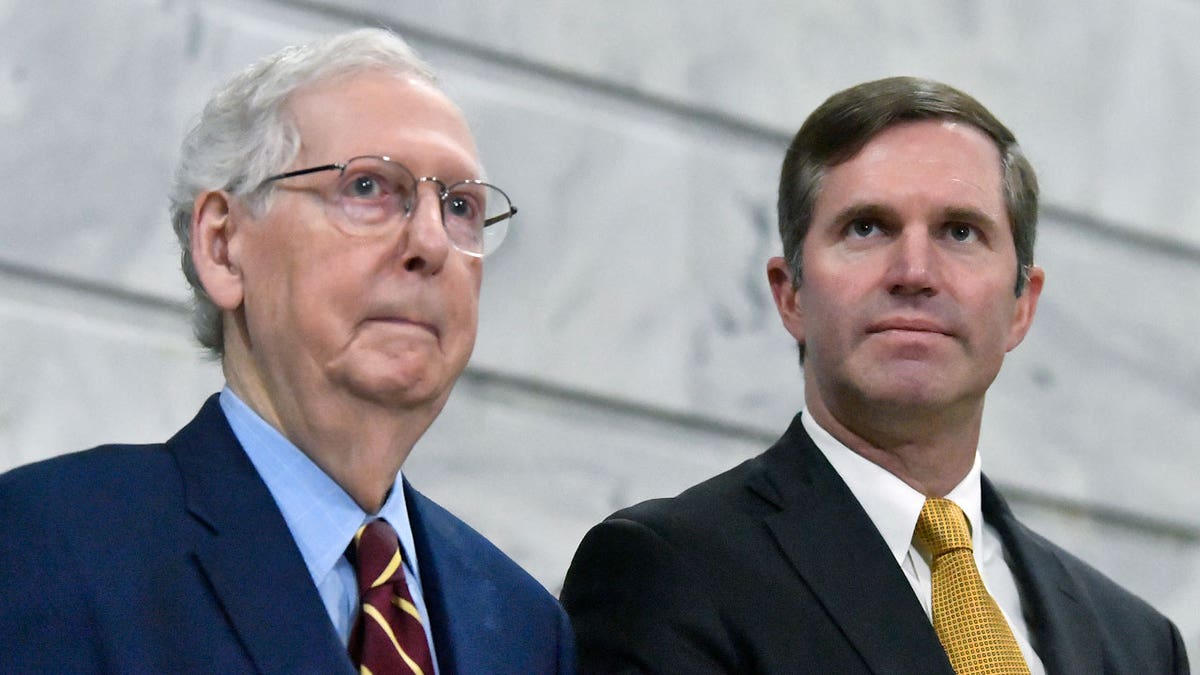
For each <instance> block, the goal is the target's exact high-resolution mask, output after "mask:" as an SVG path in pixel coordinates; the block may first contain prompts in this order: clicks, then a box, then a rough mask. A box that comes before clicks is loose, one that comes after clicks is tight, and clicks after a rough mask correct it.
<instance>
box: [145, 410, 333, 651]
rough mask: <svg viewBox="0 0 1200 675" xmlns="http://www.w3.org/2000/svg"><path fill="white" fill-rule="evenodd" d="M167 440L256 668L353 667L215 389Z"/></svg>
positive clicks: (218, 588) (199, 550)
mask: <svg viewBox="0 0 1200 675" xmlns="http://www.w3.org/2000/svg"><path fill="white" fill-rule="evenodd" d="M167 447H168V449H169V450H170V451H171V452H172V454H174V456H175V458H176V461H177V462H178V463H179V469H180V473H181V474H182V477H183V481H184V489H185V493H186V499H187V507H188V510H189V511H190V513H191V514H192V516H193V517H194V518H196V519H197V520H198V521H199V522H200V523H201V524H202V525H203V526H204V528H203V534H201V535H200V536H198V537H197V539H196V542H195V548H194V556H195V558H196V560H197V562H198V563H199V565H200V567H201V569H202V570H203V572H204V574H205V575H206V576H207V578H208V580H209V581H210V582H211V584H212V588H213V592H214V594H215V595H216V596H217V598H218V600H219V602H220V603H221V605H222V606H223V607H224V608H225V611H226V613H227V614H228V616H229V620H230V623H231V624H232V627H233V629H234V631H235V632H236V634H237V636H238V638H239V640H240V641H241V643H242V645H243V646H244V647H245V649H246V651H247V652H248V653H249V654H250V656H251V659H252V660H253V661H254V663H255V665H256V666H257V668H258V669H259V670H260V671H262V672H279V673H284V672H287V673H309V672H312V673H317V672H322V673H335V672H347V673H352V672H354V671H353V667H352V666H351V664H350V660H349V658H347V656H346V651H345V648H344V647H343V645H342V644H341V640H340V639H339V638H338V636H337V634H336V632H335V631H334V629H333V624H332V622H331V621H330V620H329V615H328V613H327V612H326V611H325V606H324V604H323V603H322V602H321V599H320V596H319V595H318V593H317V592H316V587H315V586H314V585H313V581H312V577H311V576H310V575H309V573H308V568H307V567H306V566H305V564H304V559H303V557H302V556H301V555H300V551H299V549H297V547H296V543H295V541H294V540H293V539H292V536H291V532H290V531H289V530H288V527H287V524H286V523H285V522H284V520H283V516H282V514H280V512H279V509H278V507H277V506H276V505H275V501H274V499H273V498H272V497H271V493H270V491H269V490H268V489H267V486H266V484H265V483H263V482H262V479H261V478H259V476H258V473H257V472H256V471H255V469H254V466H253V464H251V463H250V460H249V458H248V457H246V454H245V452H244V451H243V450H242V447H241V445H240V444H239V443H238V441H237V438H236V437H235V436H234V434H233V431H232V430H231V429H230V428H229V424H228V422H227V421H226V420H225V415H224V413H222V412H221V409H220V406H219V404H218V402H217V397H216V396H213V397H211V398H209V399H208V401H207V402H206V403H205V404H204V407H203V408H202V409H201V410H200V413H199V414H198V415H197V416H196V418H195V419H194V420H192V422H191V423H190V424H188V425H187V426H186V427H184V428H183V429H182V430H181V431H180V432H179V433H178V434H176V435H175V437H174V438H172V439H171V440H170V441H168V442H167Z"/></svg>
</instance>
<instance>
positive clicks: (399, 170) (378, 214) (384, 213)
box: [262, 155, 517, 258]
mask: <svg viewBox="0 0 1200 675" xmlns="http://www.w3.org/2000/svg"><path fill="white" fill-rule="evenodd" d="M320 171H337V172H338V181H337V185H336V187H335V189H334V190H333V192H332V194H327V195H325V204H326V206H327V207H336V208H337V210H338V212H339V213H332V214H330V215H331V217H332V220H333V221H334V223H335V224H336V225H337V226H338V229H340V230H342V231H343V232H345V233H346V234H349V235H351V236H378V235H381V234H385V233H387V232H389V231H390V229H389V227H388V226H389V225H391V224H395V223H397V222H399V220H404V221H407V220H408V219H409V218H410V217H411V216H412V214H413V211H415V210H416V207H417V199H418V196H417V195H418V193H417V187H418V186H419V185H420V184H421V183H435V184H436V185H437V186H438V198H439V199H440V200H441V206H442V208H441V214H442V227H443V228H445V230H446V235H447V237H448V238H449V239H450V243H451V244H453V245H454V248H456V249H458V250H459V251H462V252H463V253H465V254H467V255H469V256H474V257H476V258H481V257H483V256H485V255H487V254H489V253H491V252H493V251H495V250H496V249H497V248H499V247H500V244H501V242H503V241H504V237H505V235H507V234H508V225H509V222H510V219H511V218H512V216H513V215H515V214H516V212H517V207H515V206H513V204H512V202H511V201H509V199H508V195H507V194H505V193H504V191H503V190H501V189H500V188H498V187H496V186H495V185H492V184H490V183H485V182H483V181H479V180H463V181H459V182H457V183H452V184H450V185H447V184H446V183H445V182H444V181H442V180H441V179H439V178H436V177H434V176H424V177H421V178H417V177H416V175H414V174H413V172H412V171H409V170H408V168H407V167H405V166H404V165H403V164H401V163H399V162H397V161H395V160H393V159H391V158H390V157H384V156H380V155H362V156H359V157H352V158H350V159H348V160H346V161H345V162H344V163H342V164H324V165H321V166H314V167H309V168H307V169H297V170H295V171H287V172H285V173H281V174H276V175H274V176H271V177H269V178H267V179H266V180H264V181H263V182H262V184H263V185H266V184H268V183H272V182H274V181H277V180H283V179H285V178H293V177H295V176H303V175H306V174H310V173H318V172H320ZM397 214H399V215H400V219H396V218H395V216H396V215H397ZM339 215H340V216H343V217H338V216H339Z"/></svg>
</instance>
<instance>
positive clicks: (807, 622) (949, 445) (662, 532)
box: [562, 78, 1188, 675]
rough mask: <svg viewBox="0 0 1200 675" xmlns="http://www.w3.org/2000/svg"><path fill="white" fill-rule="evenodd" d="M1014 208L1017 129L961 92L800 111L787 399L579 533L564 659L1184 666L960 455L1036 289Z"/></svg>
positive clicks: (792, 192)
mask: <svg viewBox="0 0 1200 675" xmlns="http://www.w3.org/2000/svg"><path fill="white" fill-rule="evenodd" d="M1036 220H1037V182H1036V179H1035V177H1034V173H1033V169H1032V167H1030V165H1029V163H1028V162H1027V161H1026V160H1025V158H1024V157H1023V156H1022V154H1021V151H1020V149H1019V148H1018V146H1017V143H1016V139H1015V138H1014V137H1013V136H1012V134H1011V133H1010V132H1009V131H1008V129H1006V128H1005V127H1004V126H1003V125H1002V124H1001V123H1000V122H999V121H998V120H996V118H995V117H993V116H992V114H991V113H990V112H988V111H987V110H986V109H985V108H984V107H983V106H982V105H980V104H979V103H978V102H977V101H975V100H974V99H972V98H970V97H969V96H967V95H965V94H963V93H962V92H959V91H957V90H955V89H953V88H951V87H948V86H946V85H943V84H939V83H936V82H930V81H926V80H918V79H912V78H892V79H886V80H880V81H876V82H869V83H866V84H862V85H859V86H856V87H853V88H851V89H848V90H846V91H843V92H841V93H839V94H836V95H834V96H833V97H831V98H830V99H829V100H828V101H826V102H825V103H824V104H823V105H821V106H820V107H819V108H818V109H817V110H816V111H815V112H813V114H812V115H811V116H810V117H809V118H808V120H807V121H806V122H805V123H804V125H803V126H802V127H801V128H800V131H799V132H798V133H797V134H796V137H795V139H794V140H793V141H792V144H791V146H790V148H789V149H788V152H787V157H786V159H785V160H784V163H783V169H782V173H781V177H780V186H779V229H780V234H781V235H782V238H783V253H784V256H783V257H782V258H780V257H776V258H772V259H771V260H770V261H769V262H768V263H767V280H768V282H769V284H770V287H771V291H772V294H773V296H774V299H775V304H776V307H777V309H778V311H779V315H780V317H781V318H782V320H783V325H784V327H785V328H786V329H787V331H788V332H789V333H790V334H791V335H792V336H793V337H794V338H795V339H796V341H797V343H798V344H799V345H800V350H801V351H800V357H801V362H802V366H803V371H804V392H805V409H804V410H803V411H802V412H801V413H800V414H799V415H797V416H796V419H795V420H794V421H793V422H792V425H791V427H790V428H789V429H788V430H787V431H786V432H785V433H784V435H783V437H782V438H781V439H780V440H779V441H778V442H777V443H776V444H775V445H774V446H773V447H772V448H770V449H769V450H767V451H766V452H765V453H763V454H762V455H760V456H758V457H756V458H754V459H752V460H749V461H747V462H745V463H744V464H742V465H741V466H738V467H736V468H734V469H732V470H730V471H728V472H726V473H724V474H722V475H720V476H717V477H716V478H713V479H710V480H708V481H706V482H704V483H701V484H700V485H698V486H695V487H693V488H692V489H690V490H687V491H685V492H684V493H682V494H680V495H679V496H677V497H675V498H673V499H665V500H655V501H651V502H646V503H644V504H641V505H638V506H635V507H632V508H629V509H626V510H624V511H621V512H618V513H616V514H615V515H613V516H612V517H610V518H609V519H608V520H606V521H605V522H603V523H601V524H600V525H598V526H596V527H595V528H593V530H592V531H591V532H590V533H589V534H588V536H587V537H586V539H585V540H584V542H583V543H582V544H581V545H580V548H579V551H578V552H577V553H576V556H575V560H574V562H573V563H572V565H571V569H570V571H569V572H568V574H567V579H566V584H565V586H564V589H563V593H562V600H563V604H564V606H565V607H566V608H567V611H568V613H569V614H570V615H571V617H572V619H573V621H574V622H575V628H576V633H577V638H578V640H579V649H580V665H581V670H584V671H586V672H629V671H638V672H656V673H710V672H723V673H839V674H844V673H922V674H927V673H952V672H957V673H959V674H960V675H961V674H963V673H1030V672H1033V673H1042V672H1046V673H1054V674H1059V673H1080V674H1081V675H1082V674H1085V673H1088V674H1090V673H1130V674H1134V673H1186V672H1187V669H1188V667H1187V658H1186V656H1185V654H1184V651H1183V647H1182V642H1181V640H1180V636H1179V633H1178V631H1177V630H1176V629H1175V627H1174V626H1173V625H1172V624H1171V623H1170V622H1169V621H1168V620H1167V619H1165V618H1164V617H1163V616H1161V615H1160V614H1159V613H1158V612H1156V611H1155V610H1153V609H1152V608H1150V607H1149V606H1148V605H1146V604H1145V603H1144V602H1142V601H1141V600H1139V599H1138V598H1136V597H1134V596H1133V595H1131V594H1130V593H1128V592H1127V591H1125V590H1123V589H1121V588H1120V587H1118V586H1117V585H1116V584H1114V583H1113V582H1112V581H1110V580H1108V579H1107V578H1105V577H1104V576H1102V575H1101V574H1100V573H1098V572H1097V571H1095V570H1094V569H1092V568H1091V567H1089V566H1088V565H1086V564H1085V563H1083V562H1082V561H1080V560H1079V559H1077V558H1075V557H1073V556H1071V555H1070V554H1069V553H1067V552H1065V551H1063V550H1062V549H1060V548H1058V547H1057V546H1055V545H1054V544H1052V543H1050V542H1049V541H1046V540H1045V539H1043V538H1042V537H1040V536H1038V535H1037V534H1034V533H1033V532H1031V531H1030V530H1029V529H1027V528H1026V527H1025V526H1024V525H1022V524H1021V523H1020V522H1019V521H1017V519H1016V518H1015V517H1014V516H1013V514H1012V512H1011V511H1009V509H1008V507H1007V506H1006V505H1005V502H1004V500H1003V499H1002V498H1001V497H1000V495H999V494H998V493H997V492H996V490H995V488H994V487H992V485H991V483H989V482H988V481H987V479H986V478H985V477H983V475H982V474H981V471H980V463H981V462H980V457H979V453H978V452H977V445H978V440H979V430H980V423H981V420H982V416H983V402H984V397H985V394H986V393H987V390H988V388H989V387H990V386H991V383H992V381H993V379H994V378H995V377H996V374H997V372H998V371H999V369H1000V365H1001V363H1002V361H1003V359H1004V355H1005V354H1006V353H1007V352H1008V351H1010V350H1012V349H1013V348H1015V347H1016V346H1017V345H1018V344H1019V343H1020V342H1021V340H1022V339H1023V338H1024V336H1025V333H1026V331H1027V330H1028V329H1029V326H1030V323H1031V322H1032V321H1033V316H1034V311H1035V309H1036V308H1037V301H1038V296H1039V294H1040V293H1041V290H1042V284H1043V279H1044V273H1043V271H1042V270H1041V269H1040V268H1038V267H1036V266H1034V264H1033V242H1034V229H1035V225H1036Z"/></svg>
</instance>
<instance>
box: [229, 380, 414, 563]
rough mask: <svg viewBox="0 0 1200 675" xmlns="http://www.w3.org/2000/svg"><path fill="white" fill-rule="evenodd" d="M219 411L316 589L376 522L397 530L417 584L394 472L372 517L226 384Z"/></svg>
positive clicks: (404, 506) (403, 506)
mask: <svg viewBox="0 0 1200 675" xmlns="http://www.w3.org/2000/svg"><path fill="white" fill-rule="evenodd" d="M220 402H221V410H222V411H224V413H225V417H226V419H228V420H229V426H230V427H231V428H232V429H233V434H234V436H236V437H237V439H238V442H239V443H241V444H242V447H243V448H244V449H245V451H246V455H247V456H248V457H249V458H250V462H251V463H252V464H253V465H254V468H255V469H256V470H257V471H258V474H259V476H261V477H262V479H263V482H264V483H266V484H267V489H268V490H270V492H271V496H272V497H273V498H274V499H275V503H276V504H277V505H278V506H279V511H280V512H281V513H282V514H283V519H284V521H285V522H286V523H287V526H288V529H289V530H290V531H291V533H292V538H293V539H295V541H296V546H297V547H298V548H299V549H300V555H301V556H303V558H304V564H305V565H307V567H308V572H309V574H310V575H311V576H312V578H313V581H314V582H315V583H316V584H318V585H320V584H321V582H322V581H323V580H324V579H325V578H326V577H327V576H328V575H329V574H330V573H331V572H332V570H333V567H334V565H336V564H337V563H338V561H339V560H340V559H341V558H342V556H343V555H344V554H345V552H346V547H347V546H348V545H349V544H350V541H351V539H353V537H354V533H355V532H356V531H357V530H358V528H359V527H360V526H362V525H363V524H364V523H366V522H367V521H369V520H373V519H374V518H376V517H379V518H384V519H386V520H387V521H388V523H390V524H391V525H392V527H393V528H394V529H395V530H396V534H398V535H399V537H400V544H401V546H403V547H404V552H405V555H404V560H405V562H406V563H409V564H408V567H409V568H410V569H409V572H410V573H411V574H413V575H414V576H415V577H416V579H417V581H418V582H419V580H420V572H419V565H418V564H417V552H416V546H415V544H414V541H413V533H412V526H411V524H410V523H409V520H408V506H407V504H406V502H405V499H404V485H403V483H404V477H403V474H400V473H397V474H396V480H395V483H394V484H393V485H392V489H391V491H390V493H389V494H388V498H387V500H386V501H385V502H384V504H383V507H382V508H381V509H380V510H379V513H378V514H377V515H375V516H373V515H370V514H368V513H367V512H365V511H363V510H362V508H360V507H359V505H358V503H357V502H355V501H354V499H353V498H351V497H350V495H349V494H347V493H346V491H345V490H343V489H342V487H341V486H340V485H338V484H337V483H336V482H334V480H333V479H332V478H330V477H329V475H328V474H326V473H325V472H324V471H322V470H321V468H320V467H319V466H317V465H316V463H315V462H313V461H312V460H311V459H309V457H308V455H306V454H304V452H303V451H302V450H300V448H298V447H296V445H295V444H294V443H292V442H291V441H289V440H288V439H287V438H286V437H284V436H283V434H281V433H279V431H278V430H276V429H275V428H274V427H272V426H271V425H270V424H268V423H267V422H266V420H264V419H263V418H262V417H260V416H259V415H258V413H256V412H255V411H254V410H253V409H252V408H250V406H248V405H246V403H245V402H244V401H242V400H241V399H240V398H238V396H237V394H235V393H233V390H232V389H230V388H229V386H228V385H226V386H225V388H224V389H222V390H221V396H220Z"/></svg>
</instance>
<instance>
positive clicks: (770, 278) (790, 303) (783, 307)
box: [767, 256, 804, 344]
mask: <svg viewBox="0 0 1200 675" xmlns="http://www.w3.org/2000/svg"><path fill="white" fill-rule="evenodd" d="M767 283H768V284H770V286H771V297H773V298H775V309H777V310H778V311H779V318H780V319H781V320H782V321H783V327H784V328H786V329H787V332H789V333H791V334H792V337H794V338H796V342H798V343H800V344H804V313H803V311H802V308H801V307H800V306H799V304H797V302H796V288H795V286H793V285H792V272H791V270H790V269H789V268H788V264H787V261H786V260H784V259H783V258H781V257H779V256H775V257H773V258H771V259H770V260H768V261H767Z"/></svg>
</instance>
